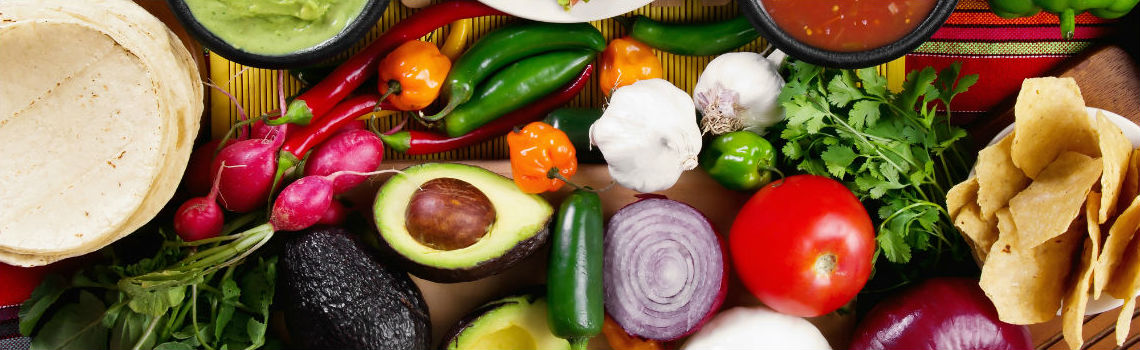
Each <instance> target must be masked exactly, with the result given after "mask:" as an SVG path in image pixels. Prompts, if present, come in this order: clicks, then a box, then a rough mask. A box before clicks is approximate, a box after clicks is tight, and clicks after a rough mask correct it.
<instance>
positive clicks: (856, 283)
mask: <svg viewBox="0 0 1140 350" xmlns="http://www.w3.org/2000/svg"><path fill="white" fill-rule="evenodd" d="M728 240H729V244H728V245H729V251H730V254H731V256H732V261H733V267H734V268H735V269H736V273H737V275H739V276H740V279H741V280H742V281H743V282H744V286H745V287H747V288H748V290H749V291H751V292H752V294H754V295H756V297H757V298H760V301H762V302H764V304H765V305H768V307H771V308H772V309H773V310H776V311H778V312H781V313H785V314H789V315H795V316H800V317H815V316H820V315H823V314H827V313H830V312H832V311H835V309H838V308H839V307H840V306H843V305H844V304H846V303H847V302H848V301H850V300H851V298H853V297H855V294H856V293H858V292H859V290H860V289H862V288H863V285H864V284H866V283H867V278H868V277H870V275H871V258H872V257H873V254H874V253H875V228H874V226H872V224H871V218H870V217H869V216H867V211H866V210H865V209H863V205H862V204H860V203H859V200H858V199H856V198H855V195H853V194H851V191H849V190H847V188H846V187H843V184H840V183H839V182H836V181H835V180H831V179H828V178H826V177H820V176H814V175H797V176H792V177H788V178H786V179H784V180H783V181H775V182H772V183H771V184H768V185H767V186H764V187H763V188H761V189H760V190H759V191H757V192H756V194H755V195H753V196H752V199H750V200H748V203H746V204H744V208H743V209H741V210H740V213H739V214H737V215H736V221H735V222H733V224H732V231H731V232H730V233H729V236H728Z"/></svg>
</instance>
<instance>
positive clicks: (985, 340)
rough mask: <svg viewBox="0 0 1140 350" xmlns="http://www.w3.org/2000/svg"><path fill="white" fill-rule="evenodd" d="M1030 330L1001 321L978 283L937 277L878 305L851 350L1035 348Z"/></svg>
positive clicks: (862, 323)
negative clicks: (1030, 336)
mask: <svg viewBox="0 0 1140 350" xmlns="http://www.w3.org/2000/svg"><path fill="white" fill-rule="evenodd" d="M1032 348H1033V342H1032V341H1031V340H1030V339H1029V328H1026V327H1025V326H1017V325H1012V324H1008V323H1005V322H1002V321H1001V320H998V314H997V309H995V308H994V305H993V304H992V303H990V300H989V299H987V298H986V295H985V294H984V293H983V292H982V289H981V288H979V287H978V281H977V280H972V279H966V278H934V279H930V280H927V281H925V282H922V283H921V284H919V285H917V286H914V287H910V288H909V289H907V290H905V291H903V292H902V293H899V294H898V295H895V296H893V297H891V298H890V299H886V300H883V301H881V302H879V304H878V305H875V307H874V308H872V309H871V311H870V312H869V313H868V314H867V317H866V318H864V319H863V321H862V322H861V323H860V324H859V327H858V328H856V329H855V338H854V339H852V341H851V349H853V350H867V349H873V350H890V349H918V350H922V349H932V350H933V349H962V350H971V349H979V350H980V349H985V350H1020V349H1032Z"/></svg>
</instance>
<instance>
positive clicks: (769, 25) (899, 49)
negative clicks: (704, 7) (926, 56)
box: [739, 0, 958, 68]
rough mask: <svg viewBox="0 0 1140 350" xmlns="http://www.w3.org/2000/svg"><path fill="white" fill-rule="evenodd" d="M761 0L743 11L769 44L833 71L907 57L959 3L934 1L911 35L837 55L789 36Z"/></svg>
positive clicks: (745, 1) (746, 0)
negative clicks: (882, 44)
mask: <svg viewBox="0 0 1140 350" xmlns="http://www.w3.org/2000/svg"><path fill="white" fill-rule="evenodd" d="M761 1H763V0H739V3H740V11H741V12H743V13H744V16H745V17H747V18H748V21H749V22H752V26H753V27H756V30H758V31H759V32H760V34H761V35H762V36H763V37H764V38H765V39H767V40H768V42H770V43H771V44H772V45H774V46H776V48H777V49H780V51H783V52H784V53H786V54H788V56H791V57H795V58H797V59H800V60H803V61H806V62H808V63H812V64H816V65H821V66H827V67H832V68H864V67H870V66H875V65H879V64H883V63H886V62H890V61H891V60H894V59H896V58H899V57H902V56H903V55H906V54H907V53H909V52H911V51H913V50H914V49H915V48H918V46H919V45H921V44H922V43H923V42H924V41H926V40H927V39H930V36H931V35H934V32H935V31H937V30H938V28H939V27H942V24H943V23H946V19H947V18H949V17H950V13H952V12H954V7H955V6H957V4H958V0H935V1H937V2H936V3H935V4H934V8H933V9H931V10H930V14H928V15H927V16H926V19H924V20H923V21H922V23H919V24H918V26H916V27H915V28H914V30H913V31H911V32H910V34H907V35H905V36H903V37H902V38H900V39H899V40H896V41H895V42H892V43H890V44H887V45H885V46H881V47H878V48H874V49H870V50H867V51H855V52H838V51H829V50H824V49H820V48H817V47H814V46H810V45H808V44H805V43H803V42H800V41H799V40H796V39H795V38H793V37H792V36H791V35H788V33H786V32H784V30H783V29H780V27H779V26H777V25H776V22H775V21H774V20H772V16H770V15H768V12H767V11H766V10H764V8H763V5H762V4H761V3H760V2H761ZM805 6H810V5H805Z"/></svg>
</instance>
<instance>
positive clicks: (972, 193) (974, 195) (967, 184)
mask: <svg viewBox="0 0 1140 350" xmlns="http://www.w3.org/2000/svg"><path fill="white" fill-rule="evenodd" d="M977 201H978V178H976V177H971V178H969V179H966V181H962V182H961V183H958V184H957V185H954V187H952V188H950V191H947V192H946V212H947V213H949V214H950V217H951V218H954V217H957V216H958V212H959V211H961V210H962V207H965V206H966V204H968V203H974V202H977Z"/></svg>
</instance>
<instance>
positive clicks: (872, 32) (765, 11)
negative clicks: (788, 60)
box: [739, 0, 958, 68]
mask: <svg viewBox="0 0 1140 350" xmlns="http://www.w3.org/2000/svg"><path fill="white" fill-rule="evenodd" d="M957 3H958V0H812V1H803V0H740V1H739V4H740V10H741V12H743V13H744V15H745V16H746V17H747V18H748V20H749V21H751V22H752V25H753V26H755V27H756V29H757V30H758V31H759V32H760V34H761V35H762V36H764V38H765V39H767V40H768V42H770V43H772V45H774V46H776V48H778V49H780V50H781V51H784V52H785V53H787V54H788V55H789V56H792V57H795V58H797V59H801V60H804V61H807V62H809V63H812V64H816V65H821V66H827V67H834V68H862V67H869V66H874V65H878V64H882V63H886V62H889V61H891V60H893V59H896V58H899V57H902V56H903V55H906V54H907V53H908V52H910V51H912V50H914V49H915V48H917V47H918V45H920V44H922V42H923V41H926V40H927V39H929V38H930V36H931V35H934V32H935V31H936V30H938V28H939V27H941V26H942V24H943V23H945V22H946V19H947V18H948V17H949V16H950V13H952V12H954V7H955V6H956V5H957Z"/></svg>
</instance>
